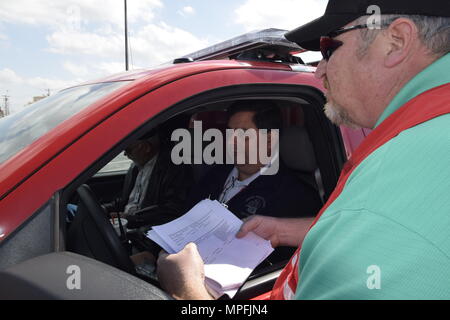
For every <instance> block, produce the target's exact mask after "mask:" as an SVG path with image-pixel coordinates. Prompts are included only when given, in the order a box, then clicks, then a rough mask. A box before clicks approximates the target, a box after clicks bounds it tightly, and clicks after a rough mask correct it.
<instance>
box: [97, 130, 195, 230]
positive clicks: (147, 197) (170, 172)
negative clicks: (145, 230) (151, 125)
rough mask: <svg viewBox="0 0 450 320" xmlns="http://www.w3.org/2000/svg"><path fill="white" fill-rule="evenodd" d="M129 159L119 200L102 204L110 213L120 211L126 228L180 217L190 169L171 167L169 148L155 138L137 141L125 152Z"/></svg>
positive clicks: (189, 179)
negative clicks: (128, 167) (126, 221)
mask: <svg viewBox="0 0 450 320" xmlns="http://www.w3.org/2000/svg"><path fill="white" fill-rule="evenodd" d="M125 155H126V156H127V157H128V158H130V159H131V160H133V165H132V166H131V167H130V169H129V171H128V173H127V176H126V178H125V183H124V186H123V192H122V195H121V197H119V198H117V199H115V200H114V201H113V202H111V203H107V204H104V207H105V209H106V210H107V211H108V212H109V213H111V214H112V216H114V215H116V214H115V213H116V212H120V215H121V217H125V218H126V219H127V220H128V225H127V227H128V228H129V229H133V228H139V227H147V226H154V225H159V224H163V223H167V222H169V221H171V220H173V219H176V218H178V217H179V216H180V215H182V214H183V213H184V212H183V207H184V203H185V201H186V196H187V194H188V190H189V187H190V185H191V182H192V171H191V168H190V166H187V165H175V164H173V163H172V161H171V160H170V148H168V147H167V146H166V145H165V144H163V143H161V141H160V138H159V136H158V135H157V134H156V135H153V136H151V137H150V138H148V139H142V140H137V141H135V142H133V143H131V144H130V145H129V146H128V147H127V148H126V149H125Z"/></svg>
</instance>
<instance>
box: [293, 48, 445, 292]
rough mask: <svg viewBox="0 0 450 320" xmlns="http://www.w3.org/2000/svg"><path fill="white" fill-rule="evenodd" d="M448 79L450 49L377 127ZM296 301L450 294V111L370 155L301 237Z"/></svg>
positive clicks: (405, 90) (388, 110) (403, 93)
mask: <svg viewBox="0 0 450 320" xmlns="http://www.w3.org/2000/svg"><path fill="white" fill-rule="evenodd" d="M446 83H450V54H447V55H445V56H444V57H442V58H440V59H439V60H437V61H436V62H434V63H433V64H432V65H430V66H429V67H427V68H426V69H425V70H423V71H422V72H421V73H419V74H418V75H417V76H415V77H414V78H413V79H412V80H411V81H410V82H409V83H408V84H407V85H406V86H405V87H404V88H402V90H401V91H400V92H399V93H398V95H397V96H396V97H395V98H394V99H393V100H392V102H391V103H390V104H389V106H388V107H387V108H386V110H385V111H384V113H383V114H382V115H381V117H380V120H379V121H378V123H377V125H379V124H380V123H381V122H382V121H384V120H385V119H386V118H387V117H388V116H389V115H391V114H392V113H393V112H395V111H396V110H397V109H398V108H400V107H401V106H402V105H404V104H405V103H406V102H407V101H409V100H411V99H412V98H414V97H416V96H417V95H419V94H421V93H422V92H424V91H426V90H428V89H431V88H434V87H437V86H440V85H443V84H446ZM299 279H300V280H299V284H298V287H297V291H296V295H295V298H296V299H450V114H446V115H443V116H440V117H437V118H435V119H432V120H430V121H427V122H424V123H422V124H420V125H418V126H415V127H413V128H410V129H408V130H405V131H403V132H402V133H401V134H400V135H398V136H397V137H395V138H393V139H392V140H390V141H389V142H387V143H386V144H384V145H383V146H382V147H380V148H378V149H377V150H376V151H374V152H373V153H372V154H371V155H370V156H369V157H367V158H366V159H365V160H364V161H363V162H362V163H361V164H360V165H359V166H358V167H357V168H356V169H355V170H354V171H353V173H352V174H351V176H350V178H349V179H348V181H347V183H346V185H345V188H344V190H343V192H342V193H341V195H340V196H339V197H338V198H337V199H336V200H335V201H334V202H333V204H332V205H331V206H330V207H329V208H328V209H327V210H326V211H325V212H324V214H323V215H322V217H321V218H320V219H319V221H318V222H317V224H316V225H315V226H314V227H313V228H312V229H311V230H310V232H309V233H308V235H307V236H306V238H305V241H304V242H303V246H302V251H301V255H300V267H299Z"/></svg>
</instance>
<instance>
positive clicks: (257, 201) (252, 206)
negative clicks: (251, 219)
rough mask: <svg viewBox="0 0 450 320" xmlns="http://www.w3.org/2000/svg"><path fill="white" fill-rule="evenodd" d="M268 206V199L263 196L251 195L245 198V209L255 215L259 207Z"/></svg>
mask: <svg viewBox="0 0 450 320" xmlns="http://www.w3.org/2000/svg"><path fill="white" fill-rule="evenodd" d="M265 206H266V200H265V199H264V198H263V197H261V196H251V197H249V198H247V199H246V200H245V205H244V207H245V210H246V211H247V212H248V213H249V214H251V215H254V214H256V212H257V211H258V210H259V209H262V208H264V207H265Z"/></svg>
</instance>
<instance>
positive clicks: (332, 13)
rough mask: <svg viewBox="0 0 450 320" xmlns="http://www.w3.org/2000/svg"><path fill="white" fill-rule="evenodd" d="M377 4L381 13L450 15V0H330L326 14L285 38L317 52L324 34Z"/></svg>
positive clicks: (362, 14) (289, 33)
mask: <svg viewBox="0 0 450 320" xmlns="http://www.w3.org/2000/svg"><path fill="white" fill-rule="evenodd" d="M372 5H377V6H378V7H379V8H380V10H381V12H380V13H381V14H405V15H422V16H437V17H450V0H427V1H419V0H329V1H328V5H327V8H326V10H325V14H324V15H323V16H322V17H320V18H318V19H316V20H313V21H311V22H309V23H307V24H305V25H303V26H301V27H298V28H297V29H294V30H292V31H289V32H288V33H286V34H285V37H286V39H288V40H289V41H292V42H296V43H297V44H298V45H299V46H300V47H302V48H304V49H307V50H312V51H318V50H319V40H320V37H321V36H326V35H327V34H329V33H330V32H332V31H335V30H337V29H339V28H342V27H343V26H345V25H346V24H348V23H349V22H351V21H353V20H355V19H357V18H359V17H361V16H365V15H371V14H372V12H373V11H371V12H369V13H368V8H369V7H370V6H372Z"/></svg>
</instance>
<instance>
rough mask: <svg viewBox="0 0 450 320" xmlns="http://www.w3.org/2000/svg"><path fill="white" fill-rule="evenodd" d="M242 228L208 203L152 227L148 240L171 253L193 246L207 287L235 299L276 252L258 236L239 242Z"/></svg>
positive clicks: (231, 216) (216, 204)
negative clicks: (260, 266)
mask: <svg viewBox="0 0 450 320" xmlns="http://www.w3.org/2000/svg"><path fill="white" fill-rule="evenodd" d="M241 225H242V221H241V220H239V219H238V218H237V217H236V216H235V215H234V214H233V213H231V212H230V211H229V210H228V209H226V208H225V207H224V206H222V205H221V204H220V203H219V202H217V201H211V200H208V199H207V200H203V201H201V202H199V203H198V204H197V205H196V206H195V207H194V208H192V209H191V210H190V211H189V212H187V213H186V214H185V215H183V216H182V217H180V218H178V219H176V220H174V221H172V222H169V223H167V224H164V225H161V226H155V227H153V230H152V231H150V232H149V233H148V234H147V236H148V237H149V238H150V239H152V240H153V241H155V242H156V243H158V244H160V245H161V247H163V248H164V249H165V250H166V251H167V252H169V253H173V252H179V251H180V250H182V249H183V248H184V247H185V246H186V244H188V243H189V242H194V243H195V244H196V245H197V248H198V251H199V253H200V255H201V257H202V258H203V261H204V263H205V276H206V277H207V281H206V284H207V285H208V286H209V287H210V288H211V289H213V291H216V292H219V293H221V294H223V293H224V292H226V293H228V294H229V295H230V294H231V295H234V294H235V293H236V291H237V289H238V288H239V287H240V286H241V285H242V284H243V283H244V282H245V280H246V279H247V278H248V276H249V275H250V274H251V273H252V271H253V269H254V268H255V267H256V266H257V265H258V264H259V263H261V262H262V261H263V260H264V259H265V258H266V257H267V256H268V255H269V254H270V253H272V251H273V248H272V246H271V245H270V241H268V240H264V239H262V238H261V237H259V236H257V235H256V234H253V233H249V234H248V235H247V236H246V237H244V238H241V239H237V238H236V237H235V235H236V233H237V232H238V231H239V229H240V227H241ZM169 250H170V251H169Z"/></svg>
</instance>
